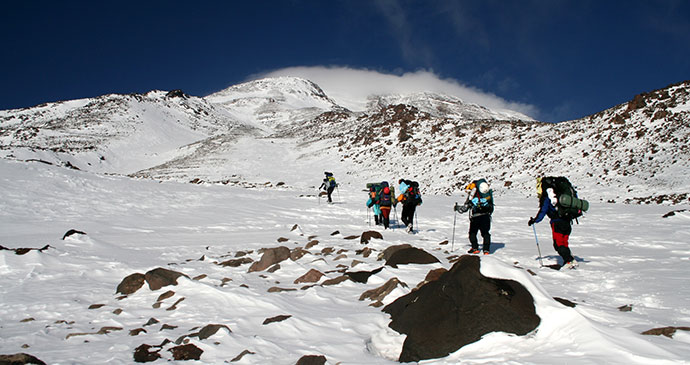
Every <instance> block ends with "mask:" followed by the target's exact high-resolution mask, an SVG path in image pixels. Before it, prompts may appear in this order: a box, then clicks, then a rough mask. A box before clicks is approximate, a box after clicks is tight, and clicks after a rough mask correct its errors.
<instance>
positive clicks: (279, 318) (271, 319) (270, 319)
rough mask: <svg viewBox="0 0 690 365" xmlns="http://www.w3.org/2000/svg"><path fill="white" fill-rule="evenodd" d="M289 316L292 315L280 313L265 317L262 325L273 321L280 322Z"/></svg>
mask: <svg viewBox="0 0 690 365" xmlns="http://www.w3.org/2000/svg"><path fill="white" fill-rule="evenodd" d="M290 317H292V316H291V315H288V314H284V315H280V316H275V317H271V318H266V319H265V320H264V323H263V325H267V324H271V323H274V322H282V321H284V320H286V319H288V318H290Z"/></svg>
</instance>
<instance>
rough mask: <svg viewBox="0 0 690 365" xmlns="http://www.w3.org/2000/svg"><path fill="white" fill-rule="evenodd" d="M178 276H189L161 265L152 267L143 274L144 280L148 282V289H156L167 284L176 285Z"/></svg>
mask: <svg viewBox="0 0 690 365" xmlns="http://www.w3.org/2000/svg"><path fill="white" fill-rule="evenodd" d="M180 276H184V277H186V278H187V279H189V276H187V275H185V274H182V273H179V272H177V271H172V270H168V269H164V268H162V267H159V268H156V269H153V270H151V271H149V272H147V273H146V274H145V278H146V282H147V283H148V284H149V289H151V290H158V289H160V288H162V287H164V286H168V285H177V278H179V277H180Z"/></svg>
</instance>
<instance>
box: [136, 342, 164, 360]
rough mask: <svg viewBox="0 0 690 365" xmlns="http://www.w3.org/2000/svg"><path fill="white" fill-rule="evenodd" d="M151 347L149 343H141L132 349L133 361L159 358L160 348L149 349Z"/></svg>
mask: <svg viewBox="0 0 690 365" xmlns="http://www.w3.org/2000/svg"><path fill="white" fill-rule="evenodd" d="M152 348H153V346H151V345H147V344H143V345H140V346H139V347H137V348H136V349H134V361H135V362H152V361H156V360H158V359H160V358H161V355H160V354H159V352H160V349H158V350H156V351H150V350H151V349H152Z"/></svg>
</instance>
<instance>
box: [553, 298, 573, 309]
mask: <svg viewBox="0 0 690 365" xmlns="http://www.w3.org/2000/svg"><path fill="white" fill-rule="evenodd" d="M553 299H554V300H555V301H557V302H559V303H561V304H563V305H564V306H566V307H570V308H575V306H576V305H577V304H575V303H573V302H571V301H569V300H568V299H563V298H559V297H553Z"/></svg>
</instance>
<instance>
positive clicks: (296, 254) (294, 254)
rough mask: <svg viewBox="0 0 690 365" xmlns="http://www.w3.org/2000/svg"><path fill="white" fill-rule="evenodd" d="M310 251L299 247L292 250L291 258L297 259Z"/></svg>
mask: <svg viewBox="0 0 690 365" xmlns="http://www.w3.org/2000/svg"><path fill="white" fill-rule="evenodd" d="M308 253H309V251H307V250H304V249H302V248H301V247H297V248H295V249H293V250H292V251H290V260H292V261H297V260H299V259H301V258H302V257H304V255H306V254H308Z"/></svg>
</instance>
